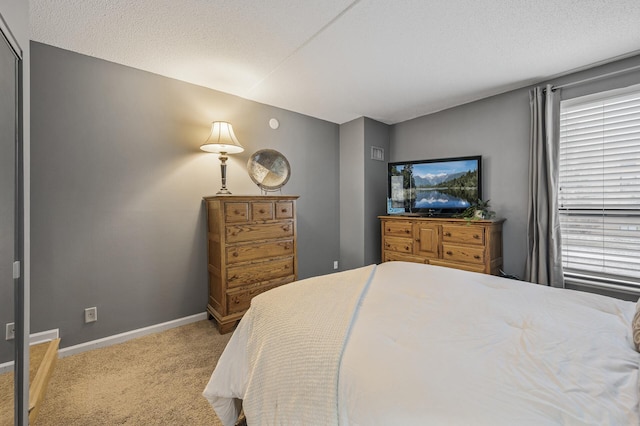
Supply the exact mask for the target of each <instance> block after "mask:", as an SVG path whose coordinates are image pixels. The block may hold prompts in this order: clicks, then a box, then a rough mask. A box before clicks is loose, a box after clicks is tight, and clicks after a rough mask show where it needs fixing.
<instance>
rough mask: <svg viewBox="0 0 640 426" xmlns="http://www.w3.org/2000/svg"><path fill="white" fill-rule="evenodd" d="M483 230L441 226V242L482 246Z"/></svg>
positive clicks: (470, 227) (472, 227)
mask: <svg viewBox="0 0 640 426" xmlns="http://www.w3.org/2000/svg"><path fill="white" fill-rule="evenodd" d="M484 233H485V229H484V228H480V227H476V226H466V225H442V242H444V243H463V244H475V245H481V246H482V245H484V239H485V235H484Z"/></svg>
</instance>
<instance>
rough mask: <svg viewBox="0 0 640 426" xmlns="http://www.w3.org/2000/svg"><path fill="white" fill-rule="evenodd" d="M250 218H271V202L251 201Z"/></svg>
mask: <svg viewBox="0 0 640 426" xmlns="http://www.w3.org/2000/svg"><path fill="white" fill-rule="evenodd" d="M251 219H252V220H272V219H273V203H271V202H266V203H251Z"/></svg>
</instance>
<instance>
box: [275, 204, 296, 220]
mask: <svg viewBox="0 0 640 426" xmlns="http://www.w3.org/2000/svg"><path fill="white" fill-rule="evenodd" d="M291 218H293V201H279V202H276V219H291Z"/></svg>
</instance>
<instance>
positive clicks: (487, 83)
mask: <svg viewBox="0 0 640 426" xmlns="http://www.w3.org/2000/svg"><path fill="white" fill-rule="evenodd" d="M29 3H30V14H31V39H32V40H35V41H38V42H42V43H46V44H49V45H53V46H57V47H61V48H63V49H68V50H72V51H75V52H79V53H82V54H85V55H90V56H94V57H97V58H102V59H106V60H109V61H113V62H117V63H120V64H124V65H128V66H131V67H135V68H139V69H142V70H146V71H151V72H154V73H157V74H161V75H165V76H168V77H172V78H176V79H179V80H184V81H187V82H191V83H195V84H198V85H201V86H205V87H209V88H212V89H216V90H220V91H223V92H227V93H232V94H235V95H238V96H241V97H243V98H247V99H251V100H254V101H258V102H262V103H265V104H269V105H274V106H277V107H281V108H285V109H288V110H292V111H296V112H300V113H303V114H307V115H311V116H314V117H318V118H321V119H325V120H328V121H332V122H335V123H344V122H347V121H350V120H352V119H355V118H358V117H361V116H366V117H371V118H373V119H376V120H379V121H382V122H385V123H397V122H400V121H404V120H408V119H411V118H414V117H418V116H421V115H424V114H427V113H431V112H435V111H439V110H442V109H446V108H449V107H452V106H455V105H459V104H462V103H465V102H469V101H472V100H476V99H480V98H483V97H486V96H490V95H493V94H497V93H502V92H505V91H507V90H511V89H515V88H518V87H523V86H526V85H528V84H532V83H536V82H539V81H542V80H545V79H547V78H549V77H552V76H556V75H559V74H562V73H565V72H567V71H569V70H574V69H578V68H582V67H585V66H587V65H590V64H595V63H600V62H603V61H608V60H611V59H613V58H617V57H620V56H626V55H629V54H630V53H633V52H640V0H609V1H607V0H535V1H533V0H356V1H353V0H322V1H317V0H268V1H266V0H180V1H176V0H30V1H29Z"/></svg>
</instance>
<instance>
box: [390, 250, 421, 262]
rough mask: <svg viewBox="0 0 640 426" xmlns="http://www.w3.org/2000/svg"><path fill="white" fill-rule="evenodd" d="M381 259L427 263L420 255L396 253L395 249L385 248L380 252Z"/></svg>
mask: <svg viewBox="0 0 640 426" xmlns="http://www.w3.org/2000/svg"><path fill="white" fill-rule="evenodd" d="M382 261H383V262H393V261H400V262H413V263H427V260H426V259H424V258H423V257H420V256H412V255H410V254H405V253H398V252H395V251H387V250H385V251H384V252H383V253H382Z"/></svg>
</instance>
